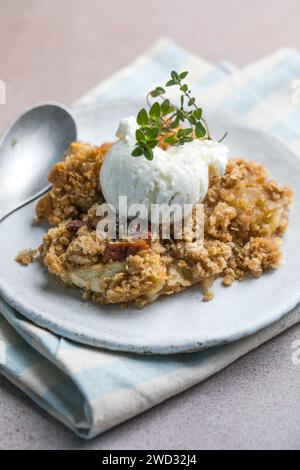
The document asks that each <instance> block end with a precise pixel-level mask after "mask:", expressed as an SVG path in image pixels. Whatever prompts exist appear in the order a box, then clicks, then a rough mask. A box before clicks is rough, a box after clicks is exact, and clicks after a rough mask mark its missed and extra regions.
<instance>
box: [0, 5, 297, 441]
mask: <svg viewBox="0 0 300 470" xmlns="http://www.w3.org/2000/svg"><path fill="white" fill-rule="evenodd" d="M299 25H300V2H299V0H285V1H283V0H251V2H249V1H248V0H209V1H203V0H189V1H188V2H185V1H183V0H181V1H180V0H165V1H161V0H151V2H150V1H149V2H148V1H147V2H146V1H142V0H106V1H104V0H84V1H82V0H0V80H4V81H5V82H6V85H7V104H6V105H0V133H1V132H2V131H3V130H4V129H5V127H6V126H7V125H8V124H9V123H10V121H11V119H12V118H13V117H14V116H15V115H16V114H17V113H19V112H21V111H23V110H25V109H26V108H27V107H28V106H31V105H33V104H35V103H36V102H38V101H42V100H51V99H52V100H58V101H62V102H65V103H71V102H72V101H73V100H75V99H76V98H78V97H79V96H80V95H81V94H82V93H84V92H85V91H86V90H87V89H89V88H90V87H92V86H93V85H95V84H96V83H98V82H99V81H100V80H102V79H104V78H106V77H108V76H109V75H110V74H111V73H112V72H114V71H115V70H117V69H118V68H119V67H121V66H124V65H126V64H127V63H128V61H130V60H132V59H133V58H134V57H136V55H138V54H140V53H141V52H143V51H144V49H145V48H146V47H148V46H150V45H151V43H152V42H153V41H154V40H155V39H156V38H157V37H159V36H162V35H165V36H170V37H171V38H173V39H175V40H177V41H178V42H179V43H180V44H182V45H183V46H185V47H187V48H190V49H191V50H192V51H194V52H195V53H197V54H199V55H201V56H202V57H204V58H206V59H207V60H209V61H212V62H216V61H219V60H222V59H224V58H226V59H228V60H230V61H232V62H234V63H235V64H237V65H239V66H242V65H245V64H247V63H249V62H251V61H253V60H256V59H258V58H259V57H261V56H263V55H265V54H267V53H270V52H272V51H274V50H276V49H277V48H279V47H284V46H289V47H290V46H292V47H296V48H298V49H299V50H300V32H299V29H300V27H299ZM296 339H300V326H298V327H294V328H292V329H291V330H290V331H288V332H286V333H285V334H283V335H281V336H280V337H279V338H276V339H274V340H273V341H271V342H269V343H268V344H266V345H264V346H262V347H260V348H259V349H258V350H256V351H255V352H253V353H251V354H249V355H248V356H247V357H245V358H242V359H240V360H239V361H238V362H237V363H236V364H234V365H232V366H230V367H229V368H227V369H226V370H224V371H222V372H221V373H219V374H218V375H216V376H214V377H213V378H211V379H209V380H207V381H206V382H205V383H203V384H200V385H198V386H196V387H194V388H193V389H191V390H189V391H188V392H186V393H184V394H182V395H180V396H177V397H175V398H174V399H172V400H169V401H168V402H167V403H164V404H162V405H160V406H158V407H156V408H155V409H153V410H151V411H149V412H147V413H145V414H143V415H141V416H139V417H137V418H136V419H133V420H131V421H130V422H128V423H124V424H123V425H122V426H119V427H117V428H116V429H114V430H112V431H110V432H107V433H106V434H105V435H103V436H100V437H99V438H97V439H95V440H94V441H92V442H89V443H84V442H82V441H80V440H79V439H78V438H76V437H75V436H73V435H72V434H71V432H69V431H68V430H66V429H65V428H64V427H63V426H62V425H60V424H58V423H57V422H55V421H54V420H53V419H52V418H50V417H49V416H48V415H47V414H46V413H44V412H43V411H41V410H40V409H39V408H38V407H37V406H35V405H34V404H32V403H31V402H30V400H29V399H27V398H25V397H24V395H23V394H22V393H21V392H19V391H18V390H16V389H15V388H14V387H13V386H11V385H10V384H8V383H7V382H6V381H5V380H3V379H0V448H32V449H36V448H40V449H43V448H49V449H55V448H57V449H60V448H64V449H70V448H85V449H88V448H94V449H106V448H110V449H126V448H131V449H136V448H140V449H149V448H153V449H155V448H158V449H164V448H167V449H170V448H179V449H190V448H201V449H202V448H204V449H205V448H206V449H207V448H214V449H218V448H227V449H232V448H234V449H246V448H275V449H276V448H277V449H278V448H284V449H299V448H300V425H299V422H300V400H299V397H300V366H295V365H293V363H292V359H291V356H292V342H293V341H294V340H296Z"/></svg>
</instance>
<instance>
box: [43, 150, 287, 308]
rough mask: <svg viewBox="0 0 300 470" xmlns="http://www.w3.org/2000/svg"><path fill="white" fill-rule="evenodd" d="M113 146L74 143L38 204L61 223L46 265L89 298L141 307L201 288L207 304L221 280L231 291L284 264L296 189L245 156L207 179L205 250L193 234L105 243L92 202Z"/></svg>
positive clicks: (47, 247)
mask: <svg viewBox="0 0 300 470" xmlns="http://www.w3.org/2000/svg"><path fill="white" fill-rule="evenodd" d="M108 146H109V144H105V145H104V146H102V147H99V148H96V149H95V148H92V147H90V146H88V145H86V144H81V143H74V144H72V145H71V148H70V150H69V151H68V153H67V157H66V160H65V161H64V162H62V163H61V164H57V165H55V167H54V169H53V170H52V171H51V173H50V178H51V181H52V182H53V184H54V186H53V189H52V190H51V191H50V193H48V195H46V196H44V197H43V198H42V199H41V200H40V201H39V203H38V205H37V216H38V219H39V220H41V219H42V218H46V219H47V220H48V221H50V222H52V223H54V224H58V225H57V226H56V227H54V228H52V229H50V230H49V231H48V233H47V234H46V235H45V236H44V239H43V242H42V245H41V247H40V252H41V255H42V260H43V262H44V264H45V266H47V268H48V269H49V271H50V272H51V273H52V274H55V275H56V276H58V277H60V278H61V279H62V280H63V281H64V282H65V283H67V284H73V285H76V286H77V287H80V288H82V290H83V295H84V298H86V299H91V300H93V301H97V302H100V303H121V304H128V303H133V304H135V305H137V306H140V307H142V306H144V305H145V304H147V303H149V302H153V301H154V300H155V299H156V298H157V297H158V296H160V295H163V294H165V295H169V294H173V293H175V292H179V291H181V290H183V289H186V288H187V287H188V286H191V285H192V284H195V283H200V284H201V286H202V290H203V293H204V298H203V300H205V301H208V300H211V299H212V298H213V293H212V292H211V285H212V284H213V282H214V280H215V279H216V278H218V277H221V278H223V284H224V285H225V286H230V285H231V284H232V283H233V281H235V280H238V281H242V280H243V279H244V278H245V277H246V276H249V275H250V276H254V277H259V276H260V275H261V274H262V273H263V272H264V271H266V270H269V269H275V268H277V267H278V266H279V263H280V259H281V250H280V237H281V236H282V235H283V233H284V231H285V230H286V228H287V225H288V219H287V216H288V207H289V204H290V202H291V199H292V191H291V190H290V189H289V188H287V187H282V186H280V185H278V184H277V183H276V182H274V181H270V180H269V179H268V177H267V172H266V169H265V168H264V167H263V166H262V165H260V164H258V163H256V162H248V161H245V160H243V159H240V158H235V159H231V160H230V161H229V163H228V165H227V168H226V173H225V175H224V176H216V175H212V176H211V177H210V184H209V190H208V193H207V195H206V198H205V200H204V213H205V230H204V235H205V237H204V244H203V245H202V244H199V246H196V247H195V244H191V243H190V239H189V237H188V236H187V237H186V239H183V240H163V239H159V240H151V239H149V240H121V241H118V242H116V241H113V240H100V239H99V238H98V237H97V234H96V230H95V229H96V225H97V223H98V221H99V218H97V217H96V204H95V203H99V202H101V201H102V196H101V190H100V188H99V168H100V166H101V163H102V160H103V156H104V153H105V151H106V150H107V148H108ZM85 170H86V171H85ZM79 196H81V198H80V197H79ZM45 201H51V202H50V203H49V204H48V202H45ZM72 219H73V220H72Z"/></svg>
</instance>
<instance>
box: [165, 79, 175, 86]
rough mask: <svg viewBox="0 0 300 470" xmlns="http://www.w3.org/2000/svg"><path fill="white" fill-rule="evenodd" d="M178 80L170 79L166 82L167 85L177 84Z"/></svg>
mask: <svg viewBox="0 0 300 470" xmlns="http://www.w3.org/2000/svg"><path fill="white" fill-rule="evenodd" d="M176 84H177V82H176V81H175V80H169V81H168V82H167V83H166V86H173V85H176Z"/></svg>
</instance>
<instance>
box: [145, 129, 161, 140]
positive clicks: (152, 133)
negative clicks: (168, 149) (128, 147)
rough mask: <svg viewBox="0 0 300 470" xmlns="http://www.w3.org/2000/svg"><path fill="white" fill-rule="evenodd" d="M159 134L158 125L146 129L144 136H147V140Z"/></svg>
mask: <svg viewBox="0 0 300 470" xmlns="http://www.w3.org/2000/svg"><path fill="white" fill-rule="evenodd" d="M158 135H159V127H152V128H151V127H149V128H148V129H147V130H146V137H148V138H149V140H153V139H156V138H157V137H158Z"/></svg>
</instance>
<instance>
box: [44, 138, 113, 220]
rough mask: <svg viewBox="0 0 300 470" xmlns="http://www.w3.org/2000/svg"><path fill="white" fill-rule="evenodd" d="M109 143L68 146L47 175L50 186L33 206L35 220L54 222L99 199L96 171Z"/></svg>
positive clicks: (97, 172) (72, 214) (81, 143)
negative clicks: (64, 153)
mask: <svg viewBox="0 0 300 470" xmlns="http://www.w3.org/2000/svg"><path fill="white" fill-rule="evenodd" d="M110 146H111V144H109V143H107V144H103V145H101V146H100V147H93V146H91V145H89V144H86V143H83V142H73V143H72V144H71V145H70V147H69V149H68V151H67V153H66V156H65V159H64V160H63V161H61V162H58V163H56V164H55V165H54V166H53V168H52V169H51V171H50V173H49V175H48V179H49V181H50V183H51V184H52V189H51V190H50V191H49V192H48V193H46V194H45V195H44V196H43V197H42V198H41V199H40V200H39V201H38V203H37V205H36V222H40V221H42V220H47V221H48V222H50V223H51V224H53V225H57V224H59V223H60V222H62V221H63V220H65V219H67V218H69V217H77V216H78V215H80V214H81V213H82V212H85V211H87V210H88V209H89V208H90V207H91V206H92V204H94V203H95V202H96V201H97V202H99V201H101V198H102V196H101V191H100V186H99V171H100V168H101V165H102V161H103V158H104V156H105V154H106V152H107V151H108V149H109V147H110Z"/></svg>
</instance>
